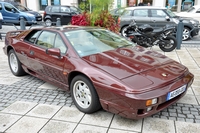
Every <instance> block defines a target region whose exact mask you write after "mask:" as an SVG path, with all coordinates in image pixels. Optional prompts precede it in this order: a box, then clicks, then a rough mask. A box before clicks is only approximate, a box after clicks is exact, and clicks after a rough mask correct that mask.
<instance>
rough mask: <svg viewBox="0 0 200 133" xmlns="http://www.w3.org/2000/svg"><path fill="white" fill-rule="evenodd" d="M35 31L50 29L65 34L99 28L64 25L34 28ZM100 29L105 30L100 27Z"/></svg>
mask: <svg viewBox="0 0 200 133" xmlns="http://www.w3.org/2000/svg"><path fill="white" fill-rule="evenodd" d="M34 29H39V30H43V29H49V30H56V31H61V32H65V31H71V30H84V29H97V27H94V26H77V25H63V26H58V27H56V26H51V27H39V28H34ZM34 29H32V30H34ZM98 29H105V28H101V27H98Z"/></svg>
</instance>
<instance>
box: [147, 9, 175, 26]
mask: <svg viewBox="0 0 200 133" xmlns="http://www.w3.org/2000/svg"><path fill="white" fill-rule="evenodd" d="M166 16H167V14H166V13H165V12H164V11H163V10H162V9H150V20H151V21H150V25H151V26H153V27H155V28H161V27H164V26H166V25H167V24H174V22H173V21H170V19H169V20H167V19H166Z"/></svg>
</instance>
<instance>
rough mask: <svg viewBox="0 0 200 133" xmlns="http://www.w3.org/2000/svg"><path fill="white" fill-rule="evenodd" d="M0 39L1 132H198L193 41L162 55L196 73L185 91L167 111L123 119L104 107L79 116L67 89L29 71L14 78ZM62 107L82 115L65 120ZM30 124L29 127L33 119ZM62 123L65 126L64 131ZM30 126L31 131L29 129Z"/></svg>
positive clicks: (199, 98)
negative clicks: (139, 118) (41, 78)
mask: <svg viewBox="0 0 200 133" xmlns="http://www.w3.org/2000/svg"><path fill="white" fill-rule="evenodd" d="M3 43H4V42H0V49H1V50H0V61H1V65H0V73H1V75H0V132H5V133H10V132H15V133H16V132H18V133H21V132H30V131H31V132H56V131H57V130H58V132H59V131H60V132H64V131H66V129H68V130H67V132H74V133H76V132H84V131H86V132H87V131H88V132H89V131H92V132H97V131H98V132H102V133H104V132H109V133H118V132H119V133H121V132H122V133H123V132H124V133H125V132H130V133H136V132H141V133H147V132H150V133H163V132H166V133H188V132H191V133H196V132H199V130H200V104H199V102H200V48H199V47H198V46H196V45H195V46H193V47H188V46H187V45H183V47H182V48H181V50H175V51H173V52H170V53H163V54H165V55H167V56H169V57H170V58H173V59H174V60H177V61H179V62H181V63H182V64H184V65H186V66H187V67H188V68H189V69H190V71H191V72H192V73H193V74H194V75H195V80H194V83H193V84H192V87H190V88H189V90H188V92H187V94H186V95H185V96H184V97H183V98H182V99H181V100H179V101H178V102H177V103H176V104H173V105H172V106H170V107H168V108H167V109H165V110H163V111H161V112H159V113H157V114H155V115H153V116H151V117H148V118H145V119H142V120H137V121H135V120H129V119H125V118H121V117H119V116H117V115H114V114H111V113H108V112H105V111H103V110H100V111H99V112H97V113H94V114H92V115H86V114H82V113H81V112H79V111H78V110H77V109H76V108H75V107H74V105H73V102H72V99H71V96H70V94H69V93H68V92H65V91H64V90H61V89H59V88H57V87H55V86H53V85H50V84H48V83H46V82H44V81H42V80H40V79H38V78H35V77H32V76H30V75H27V76H23V77H15V76H13V75H12V74H11V72H10V70H9V66H8V62H7V57H6V56H5V55H4V53H3V51H2V47H3ZM153 50H156V51H158V52H161V51H159V49H157V48H153ZM14 105H15V107H16V105H18V106H19V105H23V106H24V107H26V106H27V107H31V108H29V110H28V111H24V110H25V109H24V110H23V111H24V112H23V113H21V114H20V113H19V112H20V109H21V108H20V109H18V110H15V109H16V108H12V106H14ZM18 106H17V107H18ZM19 107H20V106H19ZM40 107H43V108H44V107H45V108H46V109H47V108H48V107H49V109H50V110H53V111H54V109H55V108H56V109H55V110H56V111H55V112H54V114H52V115H51V117H47V116H46V114H48V113H49V112H48V109H47V110H43V111H44V112H45V113H46V114H45V113H44V112H43V113H41V112H40V111H41V110H40V111H38V110H39V109H38V108H40ZM66 108H67V109H66ZM26 109H27V108H26ZM37 109H38V110H37ZM63 110H65V111H66V110H68V111H71V112H70V113H69V112H68V113H69V114H72V115H73V112H76V113H77V114H74V116H73V117H74V118H75V117H78V116H80V115H81V116H80V117H79V118H76V121H74V120H71V119H70V120H69V119H67V118H66V119H64V118H65V117H66V115H67V114H66V113H63V112H62V111H63ZM31 112H32V113H31ZM66 112H67V111H66ZM59 113H61V114H62V115H61V116H62V117H61V116H60V117H58V116H59ZM36 114H37V115H36ZM41 114H42V115H41ZM8 118H9V120H8ZM70 118H71V117H70ZM30 119H31V120H30ZM2 121H3V122H2ZM7 121H9V122H7ZM27 121H29V122H30V121H33V122H36V123H37V122H38V124H36V125H34V126H30V127H26V126H25V125H27ZM102 121H104V122H103V123H104V124H105V125H104V124H103V123H102ZM5 122H7V124H5ZM98 122H99V123H98ZM39 123H40V125H39ZM41 123H42V124H41ZM106 123H107V125H106ZM28 124H30V125H31V123H28ZM59 125H60V126H59ZM18 126H20V127H21V128H24V130H21V128H19V127H18ZM56 126H58V127H59V129H58V128H57V127H56ZM53 127H54V129H53ZM64 127H65V129H63V128H64ZM33 128H34V130H32V129H33ZM25 129H27V130H25ZM36 129H37V130H36ZM86 129H87V130H86Z"/></svg>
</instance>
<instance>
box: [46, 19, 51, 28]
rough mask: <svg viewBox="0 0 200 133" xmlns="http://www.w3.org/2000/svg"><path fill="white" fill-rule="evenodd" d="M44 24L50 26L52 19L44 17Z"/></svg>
mask: <svg viewBox="0 0 200 133" xmlns="http://www.w3.org/2000/svg"><path fill="white" fill-rule="evenodd" d="M45 25H46V26H48V27H50V26H52V21H51V19H48V18H47V19H45Z"/></svg>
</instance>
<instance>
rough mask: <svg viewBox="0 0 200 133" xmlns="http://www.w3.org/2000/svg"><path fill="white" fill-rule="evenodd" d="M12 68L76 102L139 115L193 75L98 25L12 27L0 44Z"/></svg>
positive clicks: (162, 103) (172, 95)
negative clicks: (40, 80)
mask: <svg viewBox="0 0 200 133" xmlns="http://www.w3.org/2000/svg"><path fill="white" fill-rule="evenodd" d="M3 50H4V52H5V54H6V55H8V62H9V66H10V69H11V72H12V73H13V74H14V75H16V76H21V75H24V74H26V73H28V74H30V75H33V76H35V77H38V78H40V79H43V80H45V81H48V82H51V83H53V84H55V85H56V86H58V87H60V88H63V89H66V90H69V91H71V96H72V99H73V102H74V104H75V105H76V107H77V108H78V109H79V110H80V111H82V112H84V113H93V112H95V111H97V110H99V109H100V108H101V107H102V108H103V109H104V110H107V111H109V112H112V113H115V114H118V115H121V116H123V117H127V118H132V119H140V118H143V117H147V116H150V115H152V114H155V113H156V112H159V111H161V110H163V109H165V108H167V107H168V106H170V105H171V104H173V103H175V102H176V101H178V100H179V99H180V98H181V97H182V96H184V95H185V93H186V91H187V89H188V88H189V86H191V84H192V82H193V79H194V76H193V74H191V73H190V72H189V70H188V69H187V68H186V67H185V66H183V65H181V64H180V63H178V62H176V61H174V60H172V59H170V58H168V57H166V56H165V55H162V54H160V53H157V52H155V51H149V50H147V49H145V48H143V47H140V46H137V45H135V44H134V43H132V42H130V41H128V40H126V39H125V38H123V37H121V36H119V35H117V34H115V33H113V32H111V31H109V30H107V29H102V28H97V27H78V26H66V27H55V28H52V27H51V28H36V29H30V30H25V31H12V32H8V33H7V34H6V38H5V46H4V48H3Z"/></svg>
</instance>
